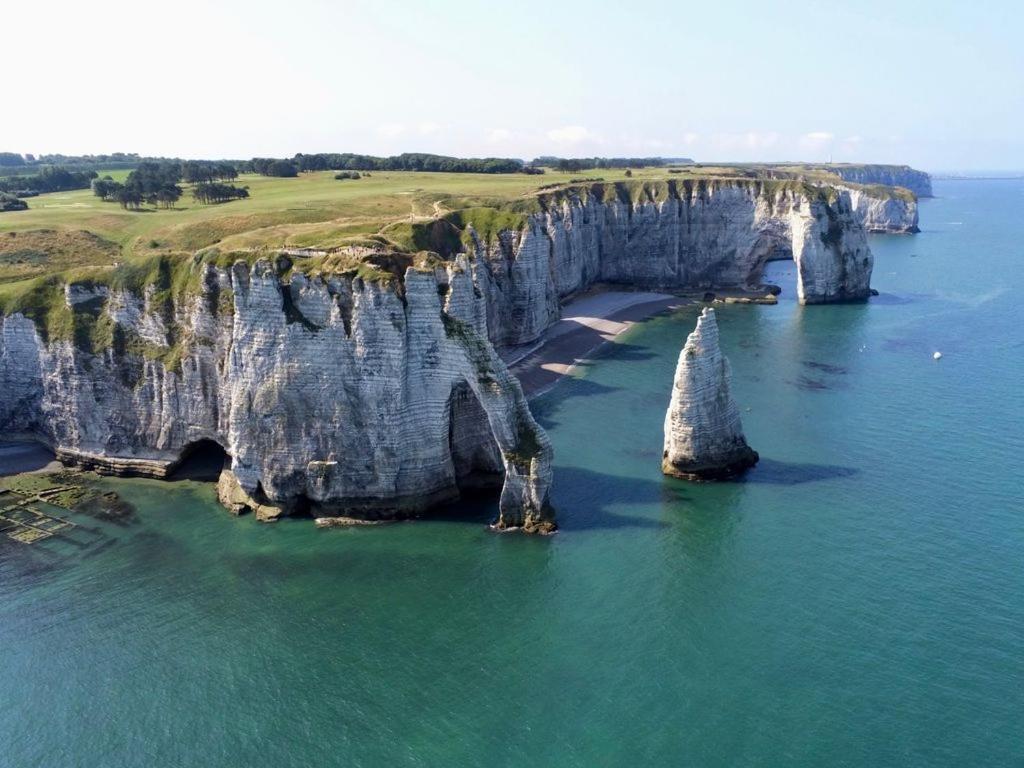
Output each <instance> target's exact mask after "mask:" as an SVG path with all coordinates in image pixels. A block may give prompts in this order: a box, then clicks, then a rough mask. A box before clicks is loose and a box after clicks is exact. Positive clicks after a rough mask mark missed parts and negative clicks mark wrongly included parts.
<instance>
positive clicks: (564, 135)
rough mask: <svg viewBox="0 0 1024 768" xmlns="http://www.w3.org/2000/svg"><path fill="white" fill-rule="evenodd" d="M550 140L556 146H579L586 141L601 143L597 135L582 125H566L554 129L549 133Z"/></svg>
mask: <svg viewBox="0 0 1024 768" xmlns="http://www.w3.org/2000/svg"><path fill="white" fill-rule="evenodd" d="M548 138H549V139H550V140H551V141H553V142H555V143H556V144H579V143H581V142H584V141H599V139H598V137H597V135H595V134H593V133H591V132H590V130H588V129H587V128H584V127H583V126H582V125H564V126H562V127H561V128H552V129H551V130H550V131H548Z"/></svg>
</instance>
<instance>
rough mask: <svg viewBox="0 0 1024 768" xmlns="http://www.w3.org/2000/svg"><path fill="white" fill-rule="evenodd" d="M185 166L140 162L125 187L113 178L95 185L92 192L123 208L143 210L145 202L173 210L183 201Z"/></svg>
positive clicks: (105, 178) (125, 182)
mask: <svg viewBox="0 0 1024 768" xmlns="http://www.w3.org/2000/svg"><path fill="white" fill-rule="evenodd" d="M179 181H181V164H180V163H176V162H165V163H149V162H145V163H140V164H139V167H138V168H136V169H135V170H134V171H132V172H131V173H129V174H128V178H127V179H125V181H124V183H123V184H122V183H121V182H119V181H114V180H113V179H112V178H110V177H109V176H105V177H104V178H102V179H96V180H94V181H93V183H92V193H93V194H94V195H96V196H97V197H99V198H102V199H103V200H106V201H108V202H115V203H120V204H121V207H122V208H126V209H127V208H135V209H138V208H141V207H142V204H143V203H148V204H149V205H155V206H158V207H159V206H163V207H164V208H172V207H173V206H174V204H175V203H176V202H178V200H180V199H181V195H182V190H181V187H179V186H178V182H179Z"/></svg>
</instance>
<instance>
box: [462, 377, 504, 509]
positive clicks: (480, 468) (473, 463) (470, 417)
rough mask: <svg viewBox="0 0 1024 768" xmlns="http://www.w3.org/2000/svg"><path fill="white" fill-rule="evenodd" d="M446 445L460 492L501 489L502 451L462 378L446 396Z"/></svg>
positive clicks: (496, 490) (480, 406) (478, 401)
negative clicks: (447, 396)
mask: <svg viewBox="0 0 1024 768" xmlns="http://www.w3.org/2000/svg"><path fill="white" fill-rule="evenodd" d="M448 448H449V450H450V452H451V457H452V465H453V467H454V469H455V483H456V485H457V486H458V488H459V492H460V493H461V494H463V495H465V494H466V493H467V492H469V493H491V492H494V493H496V492H498V491H500V489H501V486H502V483H503V482H504V479H505V464H504V462H503V461H502V459H501V451H500V450H499V448H498V443H497V441H496V440H495V439H494V434H493V433H492V431H491V424H490V421H489V420H488V418H487V413H486V412H485V411H484V407H483V405H481V403H480V400H479V398H477V396H476V394H474V392H473V390H472V389H471V388H470V386H469V384H467V383H466V382H465V381H463V382H460V383H459V384H456V385H455V386H454V387H452V392H451V395H450V396H449V398H448Z"/></svg>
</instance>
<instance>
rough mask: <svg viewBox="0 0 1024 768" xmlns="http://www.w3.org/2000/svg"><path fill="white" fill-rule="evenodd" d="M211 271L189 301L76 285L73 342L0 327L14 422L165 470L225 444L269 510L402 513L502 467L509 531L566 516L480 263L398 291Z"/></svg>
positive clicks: (457, 263) (249, 499)
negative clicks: (198, 446) (477, 278)
mask: <svg viewBox="0 0 1024 768" xmlns="http://www.w3.org/2000/svg"><path fill="white" fill-rule="evenodd" d="M193 269H195V270H199V271H200V276H199V279H198V280H197V286H196V288H195V290H194V292H185V293H183V294H181V295H180V296H178V297H176V300H175V301H174V302H173V303H170V302H168V300H167V299H166V295H164V294H161V293H160V292H158V291H157V290H156V288H155V287H154V286H147V288H146V289H145V290H144V291H143V292H142V293H141V294H138V293H134V292H131V291H121V290H116V289H114V288H111V289H110V290H107V288H106V287H102V290H100V288H99V287H94V286H90V285H89V284H87V283H86V284H80V285H72V286H69V287H67V288H66V290H65V294H64V296H63V297H61V298H62V300H63V301H64V306H63V307H62V308H61V307H59V305H58V307H57V310H56V311H59V313H60V317H61V318H62V320H61V322H66V323H69V324H70V328H71V332H70V334H69V336H68V337H67V338H52V337H51V338H45V337H44V334H45V333H46V332H47V330H46V326H45V323H40V324H37V323H36V322H34V321H33V320H32V319H29V318H28V317H26V316H24V315H23V314H13V315H11V316H8V317H4V318H3V319H2V320H0V386H2V391H0V431H8V430H31V431H34V432H36V433H37V434H39V435H41V436H43V437H44V438H45V439H46V440H48V441H49V442H50V443H51V444H52V445H53V447H54V449H55V450H56V452H57V455H58V458H60V459H61V460H63V461H65V462H68V463H73V464H78V465H81V466H86V467H94V468H97V469H100V470H103V471H110V472H117V473H121V474H144V475H150V476H157V477H160V476H166V475H167V474H168V473H169V472H170V471H171V470H172V469H173V468H174V467H175V465H176V464H177V463H178V461H179V460H180V459H181V457H182V456H183V455H184V454H185V453H186V452H187V451H188V450H189V447H190V446H192V445H194V444H195V443H197V442H198V441H202V440H211V441H215V442H216V443H218V444H219V445H220V446H222V447H223V449H224V451H225V452H226V454H227V455H228V457H229V465H228V467H227V468H226V469H225V472H224V473H223V474H222V477H221V481H220V483H219V495H220V497H221V499H222V501H223V502H224V503H225V505H226V506H228V507H229V508H231V509H233V510H234V511H236V512H237V511H244V510H246V509H251V510H253V511H254V512H256V513H258V515H259V517H260V518H261V519H273V518H274V517H276V516H277V515H278V514H282V513H285V514H287V513H290V512H295V511H306V510H307V508H309V510H310V511H313V512H314V513H315V514H316V515H319V516H325V515H330V514H345V515H347V516H352V517H360V516H362V517H387V516H402V515H406V514H411V513H414V512H418V511H420V510H422V509H424V508H425V507H427V506H430V505H433V504H436V503H438V502H442V501H446V500H450V499H454V498H456V497H458V495H459V489H460V487H464V486H465V485H478V484H479V483H480V482H481V479H482V478H487V479H490V480H491V481H492V482H497V483H498V484H500V485H502V491H501V499H500V504H499V506H500V517H499V520H498V521H497V525H498V527H501V528H513V527H521V528H524V529H527V530H531V531H532V530H538V531H546V530H552V529H553V527H554V523H553V517H552V512H551V510H550V509H549V505H548V488H549V485H550V482H551V447H550V444H549V442H548V439H547V437H546V435H545V434H544V432H543V430H542V429H541V428H540V427H539V426H538V425H537V423H536V422H535V421H534V419H533V417H532V416H531V414H530V411H529V408H528V406H527V403H526V400H525V398H524V396H523V392H522V388H521V387H520V385H519V382H518V381H517V380H516V379H515V378H514V377H513V376H511V374H509V372H508V370H507V369H506V367H505V365H504V364H503V363H502V361H501V359H500V358H499V357H498V356H497V355H496V354H495V352H494V350H493V348H492V347H491V345H490V343H489V342H488V341H487V335H486V307H485V304H484V299H483V297H482V294H481V293H480V291H479V290H478V289H477V288H476V287H475V286H474V285H473V283H472V277H471V274H470V271H469V268H468V263H467V261H466V258H465V257H459V258H457V259H456V260H454V261H453V262H449V263H448V264H447V265H445V266H444V267H438V268H437V269H436V270H428V271H418V270H416V269H409V270H408V271H407V272H406V273H405V276H404V281H401V282H400V283H398V284H395V283H387V282H372V281H364V280H362V279H360V278H352V277H344V276H326V277H307V276H306V275H303V274H302V273H301V272H298V271H294V272H292V273H291V274H290V275H289V276H288V278H287V279H285V277H284V276H283V273H280V271H279V269H278V268H277V267H276V266H275V265H274V264H272V263H271V262H269V261H266V260H263V261H257V262H255V264H253V265H252V266H249V265H248V264H246V263H244V262H237V263H235V264H234V266H230V267H218V266H214V265H211V264H206V263H202V262H199V261H197V262H196V263H195V265H194V266H193ZM56 295H57V296H60V294H56ZM51 330H52V329H51Z"/></svg>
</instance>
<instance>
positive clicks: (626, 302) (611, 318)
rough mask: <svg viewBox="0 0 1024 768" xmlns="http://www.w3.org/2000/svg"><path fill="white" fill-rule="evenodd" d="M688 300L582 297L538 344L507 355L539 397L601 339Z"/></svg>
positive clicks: (620, 294) (611, 294) (624, 294)
mask: <svg viewBox="0 0 1024 768" xmlns="http://www.w3.org/2000/svg"><path fill="white" fill-rule="evenodd" d="M686 303H687V300H686V299H683V298H680V297H678V296H671V295H669V294H666V293H640V292H628V291H605V292H602V293H595V294H590V295H587V296H583V297H580V298H579V299H576V300H575V301H573V302H571V303H570V304H568V305H566V306H565V307H564V309H563V316H562V319H561V320H559V321H558V322H557V323H555V324H554V325H553V326H551V327H550V328H549V329H548V330H547V332H546V333H545V334H544V337H543V338H542V339H541V341H540V342H539V343H538V344H536V345H534V346H533V347H532V348H530V349H527V350H511V351H508V352H506V353H505V354H504V355H503V357H505V360H506V362H507V363H508V364H509V369H510V370H511V371H512V373H514V374H515V375H516V377H517V378H518V379H519V381H520V382H522V385H523V391H524V392H525V393H526V396H527V397H536V396H537V395H540V394H542V393H544V392H546V391H547V390H548V389H550V388H551V387H552V386H554V385H555V384H556V383H557V382H558V380H559V379H561V378H562V377H563V376H565V375H566V374H568V373H570V372H571V371H572V370H573V368H575V367H576V366H577V365H578V364H579V363H581V362H583V361H585V360H586V359H587V357H588V355H590V354H591V353H592V352H593V351H594V350H595V349H597V348H598V347H600V346H601V345H602V344H604V343H606V342H609V341H611V340H612V339H614V338H615V337H616V336H618V335H619V334H620V333H622V332H623V331H626V330H628V329H629V328H631V327H632V326H633V325H635V324H636V323H638V322H640V321H641V320H645V319H647V318H648V317H651V316H652V315H656V314H658V313H659V312H664V311H665V310H668V309H674V308H676V307H680V306H683V305H684V304H686Z"/></svg>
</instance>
